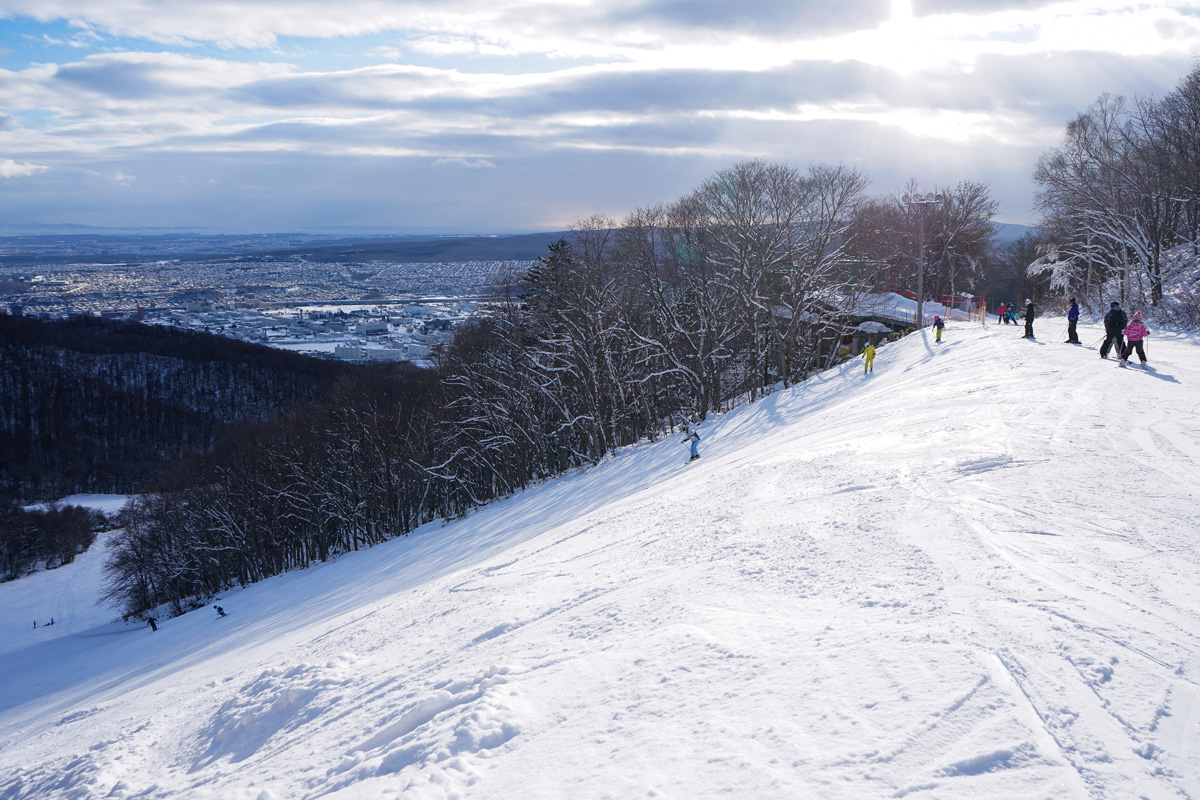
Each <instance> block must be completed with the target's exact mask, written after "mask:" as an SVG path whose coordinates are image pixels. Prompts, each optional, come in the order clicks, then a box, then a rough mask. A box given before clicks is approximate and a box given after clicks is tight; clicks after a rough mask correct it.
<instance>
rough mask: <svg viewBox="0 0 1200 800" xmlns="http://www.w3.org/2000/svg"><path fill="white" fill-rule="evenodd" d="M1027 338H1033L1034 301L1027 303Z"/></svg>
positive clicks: (1027, 301)
mask: <svg viewBox="0 0 1200 800" xmlns="http://www.w3.org/2000/svg"><path fill="white" fill-rule="evenodd" d="M1025 338H1026V339H1032V338H1033V301H1032V300H1026V301H1025Z"/></svg>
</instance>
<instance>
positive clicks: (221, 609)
mask: <svg viewBox="0 0 1200 800" xmlns="http://www.w3.org/2000/svg"><path fill="white" fill-rule="evenodd" d="M213 608H215V609H216V610H217V616H218V617H223V616H225V609H223V608H221V607H220V606H213Z"/></svg>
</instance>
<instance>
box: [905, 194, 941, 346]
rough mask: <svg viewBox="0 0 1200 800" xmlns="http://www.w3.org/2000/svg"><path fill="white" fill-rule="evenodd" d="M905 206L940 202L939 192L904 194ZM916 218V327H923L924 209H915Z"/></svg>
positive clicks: (929, 204)
mask: <svg viewBox="0 0 1200 800" xmlns="http://www.w3.org/2000/svg"><path fill="white" fill-rule="evenodd" d="M902 199H903V200H904V204H905V205H907V206H918V207H923V206H932V205H937V204H939V203H941V202H942V195H941V194H934V193H933V192H927V193H926V194H925V195H923V196H922V195H920V194H917V193H914V194H906V195H904V196H903V198H902ZM917 219H918V221H919V222H920V233H919V237H918V240H917V248H918V250H917V252H918V255H917V329H918V330H920V329H921V328H924V327H925V304H924V300H925V209H924V208H919V209H918V211H917Z"/></svg>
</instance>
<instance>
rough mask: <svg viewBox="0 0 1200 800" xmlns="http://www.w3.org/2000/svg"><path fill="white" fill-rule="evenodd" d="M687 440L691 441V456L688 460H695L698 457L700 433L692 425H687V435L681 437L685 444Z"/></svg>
mask: <svg viewBox="0 0 1200 800" xmlns="http://www.w3.org/2000/svg"><path fill="white" fill-rule="evenodd" d="M688 442H691V443H692V457H691V458H689V459H688V461H695V460H696V459H697V458H699V457H700V434H699V433H698V432H697V431H696V428H695V427H694V426H692V425H688V427H687V436H685V437H684V439H683V443H684V444H687V443H688Z"/></svg>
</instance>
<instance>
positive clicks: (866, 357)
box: [862, 342, 875, 374]
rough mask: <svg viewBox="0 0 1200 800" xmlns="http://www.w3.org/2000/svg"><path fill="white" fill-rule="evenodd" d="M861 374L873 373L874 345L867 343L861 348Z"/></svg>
mask: <svg viewBox="0 0 1200 800" xmlns="http://www.w3.org/2000/svg"><path fill="white" fill-rule="evenodd" d="M862 354H863V373H864V374H866V373H868V372H874V371H875V345H873V344H871V343H869V342H868V343H867V346H866V347H864V348H863V352H862Z"/></svg>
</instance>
